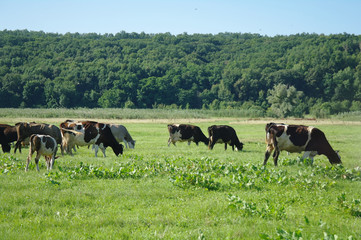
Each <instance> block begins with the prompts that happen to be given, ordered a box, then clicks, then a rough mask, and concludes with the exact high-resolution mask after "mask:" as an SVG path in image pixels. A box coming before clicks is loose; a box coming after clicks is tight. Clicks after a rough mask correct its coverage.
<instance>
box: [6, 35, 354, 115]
mask: <svg viewBox="0 0 361 240" xmlns="http://www.w3.org/2000/svg"><path fill="white" fill-rule="evenodd" d="M360 51H361V36H359V35H351V34H347V33H343V34H335V35H322V34H309V33H302V34H296V35H289V36H274V37H269V36H263V35H259V34H251V33H227V32H226V33H219V34H191V35H190V34H187V33H183V34H179V35H172V34H170V33H159V34H147V33H144V32H142V33H127V32H125V31H122V32H119V33H116V34H96V33H87V34H80V33H66V34H58V33H45V32H41V31H40V32H35V31H28V30H17V31H9V30H3V31H0V107H1V108H9V107H11V108H79V107H84V108H172V109H173V108H176V109H212V110H217V109H249V110H252V111H255V112H257V113H258V114H259V115H261V116H275V117H288V116H294V117H302V116H304V115H306V114H311V115H313V116H315V117H325V116H328V115H330V114H337V113H341V112H350V111H360V110H361V54H360Z"/></svg>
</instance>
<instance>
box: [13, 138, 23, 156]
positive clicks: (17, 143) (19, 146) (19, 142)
mask: <svg viewBox="0 0 361 240" xmlns="http://www.w3.org/2000/svg"><path fill="white" fill-rule="evenodd" d="M21 141H22V140H21ZM21 141H17V142H16V143H15V148H14V153H16V149H18V148H19V153H21Z"/></svg>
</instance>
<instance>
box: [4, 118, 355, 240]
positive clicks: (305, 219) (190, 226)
mask: <svg viewBox="0 0 361 240" xmlns="http://www.w3.org/2000/svg"><path fill="white" fill-rule="evenodd" d="M65 119H67V118H63V119H62V118H51V117H48V118H43V119H34V118H32V119H31V120H35V121H37V122H46V123H54V124H56V125H59V123H60V122H61V121H64V120H65ZM77 119H84V118H77ZM0 120H1V119H0ZM22 120H25V119H22ZM27 120H28V119H26V120H25V121H27ZM87 120H96V121H101V122H106V123H120V124H123V125H125V126H126V127H127V129H128V130H129V132H130V134H131V135H132V137H133V139H135V140H136V145H135V149H125V151H124V154H123V155H122V156H120V157H116V156H115V155H114V153H113V152H112V150H111V148H108V149H107V151H106V152H107V157H106V158H103V157H102V155H101V154H99V155H98V158H95V157H94V152H93V151H92V150H91V149H88V148H86V147H81V148H79V149H78V151H77V152H76V153H75V155H74V156H73V157H72V156H69V155H64V156H61V155H60V151H58V156H59V158H58V159H56V161H55V165H54V169H53V171H50V172H47V171H46V166H45V160H44V158H43V157H42V158H41V160H40V172H39V173H38V172H37V171H36V169H35V164H34V160H33V162H32V163H31V165H30V169H29V172H27V173H26V172H25V171H24V169H25V162H26V157H27V154H28V148H23V151H22V153H21V154H20V153H16V154H14V153H13V148H12V151H11V153H10V154H4V153H2V152H1V154H0V203H1V204H0V236H1V238H2V239H25V238H26V239H28V238H37V239H301V238H302V239H361V227H360V226H361V169H360V165H361V145H360V142H361V123H360V122H341V121H333V122H331V121H327V120H324V121H307V120H287V119H286V120H285V119H283V120H282V122H285V123H288V124H292V123H295V124H305V125H312V126H315V127H318V128H320V129H321V130H322V131H323V132H324V133H325V134H326V137H327V139H328V140H329V142H330V143H331V145H332V147H333V148H334V149H336V150H340V155H341V157H342V161H343V165H342V166H331V165H330V164H329V162H328V160H327V158H326V157H325V156H319V155H318V156H316V157H315V161H314V164H313V165H311V164H310V163H309V161H307V160H305V161H301V160H300V156H301V154H296V153H295V154H289V155H288V154H287V153H286V152H282V153H281V155H280V158H279V166H278V167H274V166H273V161H272V159H270V160H269V161H268V165H267V166H266V167H263V166H262V163H263V158H264V152H265V148H266V146H265V141H264V139H265V131H264V126H265V123H266V122H269V121H271V120H267V119H264V120H246V119H235V118H227V119H226V118H224V119H220V118H217V119H211V118H210V119H182V120H177V119H169V120H162V119H153V120H140V119H138V120H119V119H87ZM17 121H19V118H6V117H3V118H2V121H1V122H2V123H8V124H14V123H15V122H17ZM273 121H276V120H273ZM168 123H191V124H195V125H197V126H199V127H200V128H201V129H202V131H203V132H204V133H205V135H206V136H208V133H207V127H208V126H210V125H213V124H228V125H231V126H232V127H234V129H235V130H236V132H237V135H238V137H239V138H240V140H241V141H242V142H243V143H244V144H245V145H244V150H243V151H241V152H232V150H231V148H230V147H228V149H227V151H225V150H224V145H223V144H216V145H215V147H214V149H213V150H212V151H210V150H208V148H207V146H205V145H204V144H203V143H199V146H196V145H195V144H194V143H191V145H190V146H188V144H187V143H177V146H176V147H175V146H173V145H171V146H170V147H168V146H167V141H168V137H169V134H168V131H167V127H166V125H167V124H168Z"/></svg>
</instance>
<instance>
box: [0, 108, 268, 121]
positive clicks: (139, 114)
mask: <svg viewBox="0 0 361 240" xmlns="http://www.w3.org/2000/svg"><path fill="white" fill-rule="evenodd" d="M262 116H263V115H262V113H261V112H260V111H257V110H252V109H250V110H246V109H224V110H201V109H128V108H107V109H104V108H94V109H89V108H76V109H65V108H57V109H31V108H24V109H22V108H2V109H0V117H8V118H9V117H24V118H64V117H66V118H84V119H87V118H100V119H173V118H174V119H181V118H196V119H197V118H200V119H202V118H219V117H233V118H244V117H247V118H249V117H251V118H253V117H262Z"/></svg>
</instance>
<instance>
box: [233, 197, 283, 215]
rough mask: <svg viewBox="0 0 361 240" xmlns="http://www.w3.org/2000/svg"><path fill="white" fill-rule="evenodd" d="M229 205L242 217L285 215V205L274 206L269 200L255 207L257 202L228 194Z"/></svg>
mask: <svg viewBox="0 0 361 240" xmlns="http://www.w3.org/2000/svg"><path fill="white" fill-rule="evenodd" d="M228 201H229V207H230V208H231V209H236V210H238V211H240V212H241V213H242V215H243V216H244V217H250V216H257V217H260V218H265V219H277V220H279V219H283V218H285V217H286V212H285V207H284V206H283V205H281V206H280V205H278V206H275V205H274V204H272V203H271V202H270V201H268V200H266V203H265V204H264V206H262V207H257V203H253V202H247V201H245V200H242V199H241V198H240V197H238V196H235V195H232V194H229V195H228Z"/></svg>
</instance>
